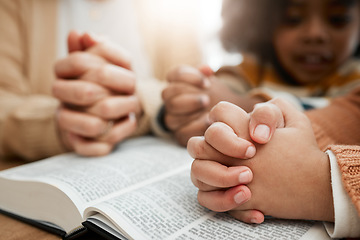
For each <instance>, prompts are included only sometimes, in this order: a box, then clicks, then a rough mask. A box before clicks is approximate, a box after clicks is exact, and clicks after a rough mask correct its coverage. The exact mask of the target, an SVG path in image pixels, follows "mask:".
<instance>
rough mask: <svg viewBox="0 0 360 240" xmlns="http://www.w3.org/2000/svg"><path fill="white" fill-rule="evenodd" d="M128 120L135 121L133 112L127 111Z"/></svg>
mask: <svg viewBox="0 0 360 240" xmlns="http://www.w3.org/2000/svg"><path fill="white" fill-rule="evenodd" d="M129 120H130V122H136V114H135V113H134V112H131V113H129Z"/></svg>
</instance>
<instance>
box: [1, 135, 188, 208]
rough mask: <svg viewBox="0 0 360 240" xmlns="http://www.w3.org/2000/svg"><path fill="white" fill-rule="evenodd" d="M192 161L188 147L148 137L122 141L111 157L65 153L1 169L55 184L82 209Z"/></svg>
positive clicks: (15, 176)
mask: <svg viewBox="0 0 360 240" xmlns="http://www.w3.org/2000/svg"><path fill="white" fill-rule="evenodd" d="M191 160H192V159H191V157H190V156H189V154H188V153H187V151H186V149H185V148H182V147H180V146H178V145H176V144H175V143H172V142H167V141H165V140H162V139H158V138H155V137H150V136H149V137H142V138H137V139H131V140H128V141H126V142H123V143H121V144H120V145H119V146H118V148H117V149H116V150H115V151H114V152H113V153H111V154H110V155H108V156H104V157H95V158H87V157H81V156H78V155H76V154H64V155H60V156H56V157H53V158H49V159H46V160H43V161H39V162H35V163H31V164H26V165H23V166H20V167H17V168H13V169H9V170H6V171H2V172H0V177H4V178H7V179H13V180H23V181H39V182H45V183H48V184H51V185H54V186H56V187H57V188H59V189H61V190H62V191H63V192H65V193H66V194H67V195H68V196H69V197H70V198H71V199H72V200H73V201H74V203H75V204H76V206H77V207H78V209H79V211H80V212H82V211H83V210H84V209H85V208H86V207H87V206H89V205H91V204H93V203H95V202H97V201H101V199H102V198H104V197H106V196H109V195H110V196H111V195H112V194H116V192H117V191H119V190H123V191H126V189H127V188H131V187H134V185H137V184H140V185H141V184H142V183H149V182H150V181H151V179H152V178H154V179H156V178H161V176H162V175H164V174H165V175H167V174H170V173H171V172H173V171H176V169H178V168H180V169H181V168H184V167H186V168H188V166H190V165H191V162H192V161H191Z"/></svg>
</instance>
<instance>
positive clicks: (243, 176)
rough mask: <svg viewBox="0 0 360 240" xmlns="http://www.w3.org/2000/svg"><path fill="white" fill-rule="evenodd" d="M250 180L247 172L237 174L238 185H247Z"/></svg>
mask: <svg viewBox="0 0 360 240" xmlns="http://www.w3.org/2000/svg"><path fill="white" fill-rule="evenodd" d="M250 178H251V175H250V172H249V170H246V171H244V172H241V173H240V174H239V183H240V184H244V183H248V182H250Z"/></svg>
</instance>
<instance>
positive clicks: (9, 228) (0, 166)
mask: <svg viewBox="0 0 360 240" xmlns="http://www.w3.org/2000/svg"><path fill="white" fill-rule="evenodd" d="M22 164H25V162H23V161H21V160H14V159H12V160H9V159H1V158H0V170H4V169H8V168H11V167H15V166H19V165H22ZM0 194H1V193H0ZM60 239H61V237H59V236H56V235H54V234H51V233H48V232H46V231H43V230H41V229H38V228H35V227H33V226H31V225H28V224H26V223H23V222H20V221H18V220H15V219H13V218H10V217H8V216H5V215H3V214H0V240H60ZM95 239H96V240H101V239H103V238H102V237H101V236H98V235H96V234H94V233H89V234H86V235H84V236H82V237H81V238H79V240H95Z"/></svg>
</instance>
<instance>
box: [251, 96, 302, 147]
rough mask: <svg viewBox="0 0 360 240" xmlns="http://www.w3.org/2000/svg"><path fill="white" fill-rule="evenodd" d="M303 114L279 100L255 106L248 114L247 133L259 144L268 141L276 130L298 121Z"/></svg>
mask: <svg viewBox="0 0 360 240" xmlns="http://www.w3.org/2000/svg"><path fill="white" fill-rule="evenodd" d="M301 115H303V113H302V112H301V111H299V110H298V109H297V108H296V107H295V106H292V105H291V104H290V103H288V102H286V101H285V100H283V99H281V98H275V99H272V100H270V101H268V102H266V103H260V104H256V105H255V107H254V110H253V111H252V112H251V113H250V122H249V132H250V136H251V138H252V139H253V140H254V141H255V142H257V143H260V144H264V143H267V142H268V141H270V139H271V137H272V135H273V134H274V132H275V130H276V128H284V127H289V126H291V125H293V124H294V123H296V122H298V121H299V117H301V118H302V117H303V116H301Z"/></svg>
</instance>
